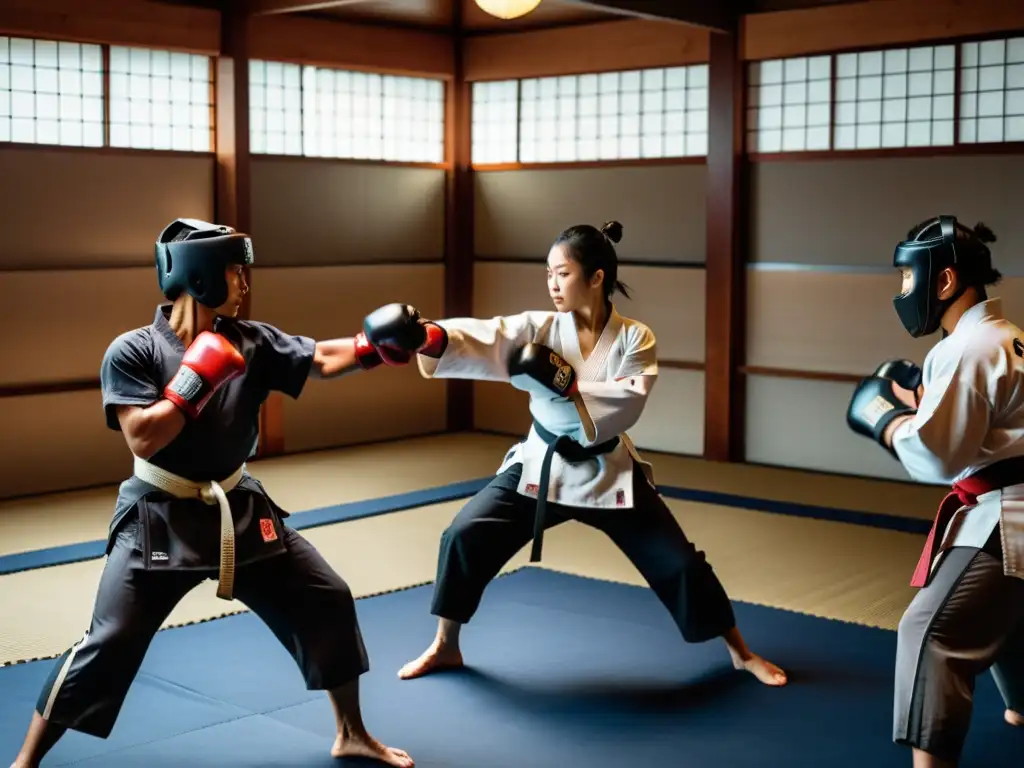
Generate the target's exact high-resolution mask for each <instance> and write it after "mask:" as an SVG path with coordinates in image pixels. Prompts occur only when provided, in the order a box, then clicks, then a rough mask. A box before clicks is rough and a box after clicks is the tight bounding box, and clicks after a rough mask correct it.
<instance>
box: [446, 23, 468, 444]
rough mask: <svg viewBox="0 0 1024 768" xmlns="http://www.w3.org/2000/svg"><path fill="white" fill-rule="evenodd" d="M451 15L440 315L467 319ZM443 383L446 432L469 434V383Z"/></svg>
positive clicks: (459, 84) (461, 149)
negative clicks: (445, 400)
mask: <svg viewBox="0 0 1024 768" xmlns="http://www.w3.org/2000/svg"><path fill="white" fill-rule="evenodd" d="M453 15H454V17H455V18H454V24H453V26H454V29H453V34H452V45H454V46H455V71H454V75H453V77H452V79H451V81H450V82H449V83H448V84H447V86H446V89H445V165H446V167H447V170H446V172H445V173H446V176H447V178H446V189H445V255H444V315H445V317H467V316H470V315H472V313H473V258H474V241H473V216H474V212H473V208H474V205H473V202H474V201H473V171H472V167H471V165H470V161H471V151H472V149H471V148H472V137H471V133H472V106H473V96H472V94H473V91H472V85H471V84H470V83H468V82H466V80H465V68H464V65H463V51H464V38H463V36H462V18H461V17H462V8H461V3H455V5H454V9H453ZM446 384H447V387H448V402H447V428H448V431H449V432H462V431H466V430H471V429H473V382H472V381H459V380H454V379H453V380H449V381H447V382H446Z"/></svg>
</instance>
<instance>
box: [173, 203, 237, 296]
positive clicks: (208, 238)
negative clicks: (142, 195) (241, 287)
mask: <svg viewBox="0 0 1024 768" xmlns="http://www.w3.org/2000/svg"><path fill="white" fill-rule="evenodd" d="M252 263H253V253H252V240H250V239H249V236H248V235H244V234H241V233H239V232H235V230H233V229H232V228H231V227H225V226H221V225H219V224H211V223H209V222H206V221H200V220H198V219H177V220H175V221H173V222H171V223H170V224H169V225H167V227H166V228H165V229H164V231H163V232H161V233H160V237H159V239H158V240H157V242H156V274H157V280H158V281H159V283H160V290H161V291H163V294H164V296H165V297H167V298H168V299H170V300H171V301H174V300H175V299H177V298H178V296H180V295H181V294H182V292H183V291H187V292H188V293H189V294H190V295H191V296H192V298H194V299H195V300H196V301H198V302H199V303H200V304H202V305H203V306H206V307H209V308H211V309H216V308H217V307H219V306H221V305H222V304H223V303H224V302H225V301H227V298H228V281H227V278H226V277H225V274H224V273H225V271H226V270H227V268H228V267H229V266H231V265H232V264H240V265H242V266H248V265H250V264H252Z"/></svg>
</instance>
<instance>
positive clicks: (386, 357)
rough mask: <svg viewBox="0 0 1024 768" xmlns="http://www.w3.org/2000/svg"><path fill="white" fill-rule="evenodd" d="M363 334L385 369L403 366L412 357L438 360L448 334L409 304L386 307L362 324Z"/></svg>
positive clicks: (446, 344) (375, 312) (445, 345)
mask: <svg viewBox="0 0 1024 768" xmlns="http://www.w3.org/2000/svg"><path fill="white" fill-rule="evenodd" d="M363 334H364V335H365V336H366V340H367V341H368V342H369V343H370V344H371V345H373V346H374V347H376V349H377V351H378V352H379V353H380V356H381V358H382V359H383V361H384V362H385V363H387V364H388V365H405V364H406V363H408V362H409V360H410V359H411V356H412V355H413V354H415V353H417V352H418V353H422V354H424V355H428V356H430V357H441V355H442V354H444V350H445V348H446V347H447V346H448V334H447V332H445V330H444V329H443V328H442V327H441V326H439V325H438V324H437V323H431V322H428V321H426V320H424V319H423V318H422V317H420V313H419V310H417V309H416V308H415V307H413V306H410V305H409V304H386V305H384V306H383V307H380V308H379V309H376V310H374V311H373V312H371V313H370V314H369V315H367V316H366V318H365V319H364V320H363Z"/></svg>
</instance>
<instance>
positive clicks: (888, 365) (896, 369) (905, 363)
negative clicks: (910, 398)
mask: <svg viewBox="0 0 1024 768" xmlns="http://www.w3.org/2000/svg"><path fill="white" fill-rule="evenodd" d="M875 376H881V377H882V378H883V379H892V380H893V381H895V382H896V383H897V384H899V385H900V386H901V387H903V388H904V389H909V390H910V391H911V392H913V393H914V395H915V396H916V395H917V388H918V387H920V386H921V377H922V373H921V369H920V368H918V367H917V365H916V364H915V363H913V362H911V361H910V360H888V361H886V362H884V363H882V364H881V365H880V366H878V370H877V371H875Z"/></svg>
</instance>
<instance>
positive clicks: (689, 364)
mask: <svg viewBox="0 0 1024 768" xmlns="http://www.w3.org/2000/svg"><path fill="white" fill-rule="evenodd" d="M658 367H659V368H666V369H668V370H670V371H703V370H704V363H703V362H700V361H698V360H659V361H658Z"/></svg>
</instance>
